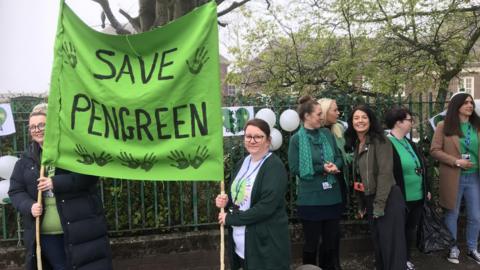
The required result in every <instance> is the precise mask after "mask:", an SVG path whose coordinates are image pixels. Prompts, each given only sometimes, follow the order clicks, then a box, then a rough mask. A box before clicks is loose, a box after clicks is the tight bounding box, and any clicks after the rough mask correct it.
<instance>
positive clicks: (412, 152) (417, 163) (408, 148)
mask: <svg viewBox="0 0 480 270" xmlns="http://www.w3.org/2000/svg"><path fill="white" fill-rule="evenodd" d="M390 137H393V138H394V139H395V140H396V141H397V142H398V143H400V145H402V146H403V148H404V149H405V150H407V152H408V153H409V154H410V156H412V158H413V160H414V161H415V166H416V168H420V162H419V161H418V157H417V155H416V154H415V152H414V151H413V149H412V146H411V145H410V144H409V143H408V142H407V141H406V139H405V138H403V139H402V140H399V139H398V138H397V137H395V136H394V135H393V134H391V133H390Z"/></svg>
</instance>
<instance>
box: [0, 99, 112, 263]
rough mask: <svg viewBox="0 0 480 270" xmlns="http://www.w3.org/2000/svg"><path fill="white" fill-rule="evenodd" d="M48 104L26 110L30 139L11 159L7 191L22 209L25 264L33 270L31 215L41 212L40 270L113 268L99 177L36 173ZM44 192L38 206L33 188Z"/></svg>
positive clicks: (60, 170)
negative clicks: (14, 160) (26, 147)
mask: <svg viewBox="0 0 480 270" xmlns="http://www.w3.org/2000/svg"><path fill="white" fill-rule="evenodd" d="M45 116H46V106H43V107H40V108H39V107H38V106H37V107H35V108H34V111H33V112H32V113H31V115H30V120H29V129H30V135H31V136H32V140H33V142H32V144H31V146H30V148H29V151H28V152H27V153H25V154H24V155H23V156H22V158H21V159H19V160H18V161H17V163H16V164H15V168H14V170H13V174H12V177H11V180H10V189H9V192H8V194H9V196H10V199H11V200H12V204H13V206H14V207H15V208H16V209H17V210H18V211H19V212H20V213H21V214H22V216H23V222H24V244H25V248H26V262H25V269H28V270H34V269H37V265H36V263H37V259H36V254H35V243H36V242H35V217H36V216H40V219H41V226H40V227H41V229H40V233H41V236H40V242H41V246H42V264H43V269H54V270H56V269H59V270H60V269H78V270H109V269H112V256H111V251H110V243H109V239H108V236H107V225H106V220H105V216H104V211H103V206H102V202H101V199H100V196H99V193H98V187H97V184H98V177H96V176H88V175H82V174H77V173H73V172H70V171H67V170H63V169H60V168H55V169H50V170H49V174H50V175H53V176H51V177H40V175H39V171H40V156H41V152H42V144H43V136H44V129H45V118H46V117H45ZM38 190H42V191H43V192H42V193H43V201H44V204H43V205H39V204H38V203H37V202H36V200H37V192H38Z"/></svg>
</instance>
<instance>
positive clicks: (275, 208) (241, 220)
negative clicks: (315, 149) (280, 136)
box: [215, 119, 290, 270]
mask: <svg viewBox="0 0 480 270" xmlns="http://www.w3.org/2000/svg"><path fill="white" fill-rule="evenodd" d="M244 132H245V135H244V138H245V141H244V145H245V149H246V150H247V152H248V154H249V155H248V156H246V157H245V158H243V159H242V160H240V161H239V162H238V163H237V165H236V166H235V170H234V171H233V172H232V173H231V175H232V179H231V180H230V182H229V183H227V194H228V196H227V195H226V194H225V195H221V194H220V195H218V196H217V197H216V199H215V204H216V206H217V207H218V208H225V207H227V208H228V211H226V212H225V213H219V215H218V221H219V223H220V224H222V225H227V226H228V232H229V233H228V248H229V251H228V253H229V257H230V266H231V269H234V270H236V269H240V268H242V269H244V270H248V269H262V270H288V269H290V236H289V235H290V234H289V230H288V216H287V211H286V207H285V194H286V192H287V179H288V176H287V172H286V170H285V166H284V165H283V163H282V161H281V160H280V158H278V157H277V156H276V155H275V154H273V153H271V152H270V151H269V147H270V143H271V137H270V127H269V126H268V124H267V122H265V121H264V120H261V119H252V120H250V121H248V122H247V124H246V125H245V128H244Z"/></svg>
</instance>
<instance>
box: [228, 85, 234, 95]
mask: <svg viewBox="0 0 480 270" xmlns="http://www.w3.org/2000/svg"><path fill="white" fill-rule="evenodd" d="M235 94H236V89H235V85H231V84H229V85H227V96H235Z"/></svg>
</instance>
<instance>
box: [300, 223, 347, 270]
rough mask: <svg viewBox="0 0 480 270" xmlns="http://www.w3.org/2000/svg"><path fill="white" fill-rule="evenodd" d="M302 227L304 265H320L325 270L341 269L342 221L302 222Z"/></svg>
mask: <svg viewBox="0 0 480 270" xmlns="http://www.w3.org/2000/svg"><path fill="white" fill-rule="evenodd" d="M302 225H303V235H304V238H305V243H304V245H303V264H313V265H318V266H319V267H320V268H322V269H325V270H334V269H340V255H339V253H340V249H339V246H340V219H328V220H319V221H312V220H302ZM320 239H321V244H320V247H319V242H320ZM317 254H318V263H317Z"/></svg>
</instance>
